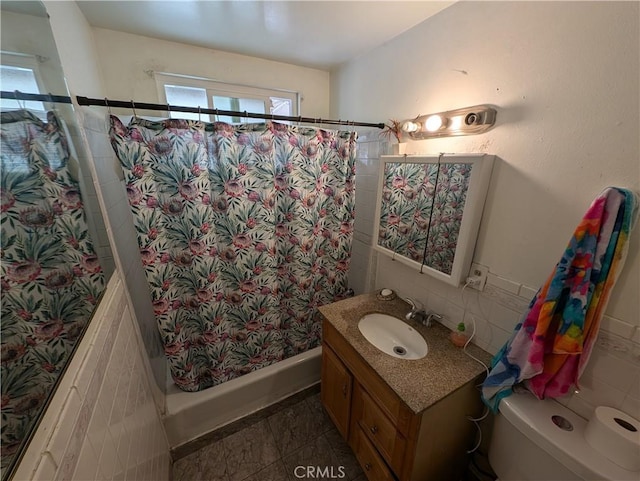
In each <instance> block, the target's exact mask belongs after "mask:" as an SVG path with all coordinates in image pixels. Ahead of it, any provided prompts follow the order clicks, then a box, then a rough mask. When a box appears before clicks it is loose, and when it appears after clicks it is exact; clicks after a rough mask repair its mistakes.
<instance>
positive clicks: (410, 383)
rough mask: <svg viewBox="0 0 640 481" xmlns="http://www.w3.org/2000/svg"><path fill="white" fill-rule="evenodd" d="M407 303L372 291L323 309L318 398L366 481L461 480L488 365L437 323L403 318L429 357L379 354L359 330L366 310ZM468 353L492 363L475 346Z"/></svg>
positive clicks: (398, 311) (403, 309)
mask: <svg viewBox="0 0 640 481" xmlns="http://www.w3.org/2000/svg"><path fill="white" fill-rule="evenodd" d="M409 309H410V308H409V305H408V304H407V303H405V302H404V301H403V300H401V299H398V298H396V299H394V300H392V301H380V300H378V299H377V297H376V295H375V294H364V295H361V296H357V297H353V298H349V299H345V300H342V301H339V302H336V303H333V304H329V305H326V306H323V307H321V308H320V312H321V313H322V315H323V316H324V319H323V344H322V384H321V389H322V403H323V405H324V407H325V408H326V410H327V413H328V414H329V416H330V418H331V419H332V421H333V422H334V424H335V425H336V427H337V429H338V431H339V432H340V433H341V434H342V436H343V437H344V438H345V440H347V442H348V443H349V446H350V447H351V448H352V449H353V452H354V453H355V455H356V457H357V459H358V461H359V463H360V465H361V466H362V469H363V470H364V471H365V473H366V475H367V478H368V479H369V480H370V481H386V480H389V481H391V480H400V481H426V480H453V479H460V478H461V476H462V474H463V472H464V470H465V468H466V465H467V461H468V458H467V456H468V455H467V453H466V451H467V450H468V449H471V448H472V447H473V446H474V445H475V443H476V440H477V432H476V428H475V426H474V424H473V423H472V422H471V421H469V420H468V419H467V416H471V417H478V416H480V415H481V414H482V412H483V405H482V401H481V400H480V393H479V391H478V389H477V388H476V385H477V384H478V383H480V382H481V381H482V379H483V377H484V373H485V371H484V368H483V367H482V366H481V365H480V364H478V363H477V362H475V361H474V360H473V359H471V358H470V357H469V356H467V355H466V354H465V353H464V352H463V351H462V349H460V348H456V347H455V346H453V345H452V344H451V342H450V341H449V333H450V332H451V331H449V329H447V328H446V327H444V326H442V325H441V324H439V323H437V322H434V323H433V325H432V326H431V327H425V326H422V325H420V324H418V323H416V322H413V321H406V322H407V323H408V324H409V325H410V326H411V327H412V328H413V329H415V330H416V331H418V333H420V334H421V335H422V336H423V337H424V338H425V340H426V341H427V344H428V353H427V355H426V356H425V357H423V358H421V359H415V360H408V359H400V358H396V357H392V356H390V355H388V354H385V353H383V352H382V351H380V350H379V349H377V348H376V347H375V346H373V345H372V344H371V343H369V341H367V340H366V339H365V338H364V336H363V335H362V333H361V332H360V331H359V329H358V322H359V320H360V319H361V318H362V317H363V316H365V315H366V314H370V313H383V314H387V315H391V316H394V317H396V318H399V319H404V316H405V314H406V313H407V312H408V311H409ZM416 335H417V333H416ZM468 351H469V352H470V353H471V354H472V355H474V356H475V357H477V358H478V359H480V360H482V361H483V362H484V363H485V364H486V363H489V362H490V359H491V356H490V355H489V354H488V353H486V352H485V351H483V350H482V349H480V348H478V347H477V346H475V345H472V344H470V345H469V347H468Z"/></svg>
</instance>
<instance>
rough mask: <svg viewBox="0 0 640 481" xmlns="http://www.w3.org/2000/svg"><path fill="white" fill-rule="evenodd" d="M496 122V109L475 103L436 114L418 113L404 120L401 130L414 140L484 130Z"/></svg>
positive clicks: (476, 132) (475, 132)
mask: <svg viewBox="0 0 640 481" xmlns="http://www.w3.org/2000/svg"><path fill="white" fill-rule="evenodd" d="M495 122H496V110H495V109H493V108H491V107H489V106H488V105H475V106H473V107H466V108H463V109H457V110H449V111H448V112H440V113H437V114H429V115H420V116H418V117H416V118H415V119H412V120H405V121H404V122H403V124H402V131H403V132H405V133H406V134H407V135H408V136H409V137H411V138H412V139H415V140H421V139H429V138H433V137H450V136H454V135H472V134H480V133H482V132H486V131H487V130H489V129H490V128H491V127H493V125H494V124H495Z"/></svg>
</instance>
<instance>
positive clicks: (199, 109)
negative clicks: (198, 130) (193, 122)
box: [198, 105, 202, 122]
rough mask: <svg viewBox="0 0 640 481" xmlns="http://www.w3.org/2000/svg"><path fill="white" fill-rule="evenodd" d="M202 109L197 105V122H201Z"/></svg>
mask: <svg viewBox="0 0 640 481" xmlns="http://www.w3.org/2000/svg"><path fill="white" fill-rule="evenodd" d="M201 114H202V109H201V108H200V106H199V105H198V122H202V117H201Z"/></svg>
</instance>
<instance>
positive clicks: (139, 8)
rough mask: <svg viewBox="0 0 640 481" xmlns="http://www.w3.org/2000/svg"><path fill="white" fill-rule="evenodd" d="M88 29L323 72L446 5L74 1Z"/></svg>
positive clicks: (309, 1)
mask: <svg viewBox="0 0 640 481" xmlns="http://www.w3.org/2000/svg"><path fill="white" fill-rule="evenodd" d="M77 3H78V5H79V7H80V9H81V10H82V13H83V14H84V15H85V17H86V18H87V20H88V22H89V23H90V24H91V25H92V26H95V27H102V28H107V29H111V30H119V31H122V32H128V33H134V34H138V35H144V36H147V37H153V38H159V39H163V40H170V41H174V42H181V43H186V44H191V45H197V46H200V47H207V48H212V49H216V50H224V51H228V52H234V53H240V54H245V55H251V56H256V57H262V58H267V59H271V60H277V61H281V62H287V63H293V64H297V65H303V66H307V67H313V68H319V69H323V70H330V69H332V68H333V67H336V66H337V65H339V64H341V63H343V62H346V61H348V60H351V59H352V58H354V57H357V56H358V55H360V54H362V53H364V52H366V51H368V50H371V49H373V48H375V47H377V46H380V45H382V44H384V43H385V42H387V41H389V40H391V39H392V38H393V37H395V36H397V35H399V34H401V33H403V32H405V31H406V30H408V29H410V28H411V27H413V26H415V25H417V24H419V23H421V22H422V21H424V20H425V19H427V18H429V17H430V16H432V15H435V14H436V13H438V12H439V11H440V10H443V9H444V8H446V7H448V6H449V5H452V4H453V3H454V2H453V1H447V2H440V1H425V0H423V1H377V0H370V1H348V0H341V1H321V0H317V1H313V0H306V1H254V0H228V1H222V0H206V1H203V0H200V1H197V0H182V1H159V0H155V1H153V0H147V1H129V0H116V1H111V0H107V1H101V0H92V1H88V0H85V1H83V0H79V1H77Z"/></svg>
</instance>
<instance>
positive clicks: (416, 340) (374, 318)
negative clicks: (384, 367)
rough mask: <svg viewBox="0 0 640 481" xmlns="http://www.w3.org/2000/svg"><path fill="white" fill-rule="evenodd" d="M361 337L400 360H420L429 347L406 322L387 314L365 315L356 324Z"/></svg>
mask: <svg viewBox="0 0 640 481" xmlns="http://www.w3.org/2000/svg"><path fill="white" fill-rule="evenodd" d="M358 329H360V332H361V333H362V335H363V336H364V337H365V338H366V339H367V341H369V342H370V343H371V344H373V345H374V346H375V347H377V348H378V349H380V350H381V351H382V352H384V353H386V354H389V355H390V356H393V357H397V358H400V359H421V358H423V357H424V356H426V355H427V352H428V351H429V347H428V346H427V341H425V340H424V338H423V337H422V335H420V333H419V332H418V331H416V330H415V329H414V328H413V327H411V326H410V325H409V324H407V323H406V322H403V321H401V320H400V319H397V318H395V317H393V316H388V315H387V314H379V313H373V314H367V315H366V316H363V317H362V319H360V322H358Z"/></svg>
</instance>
